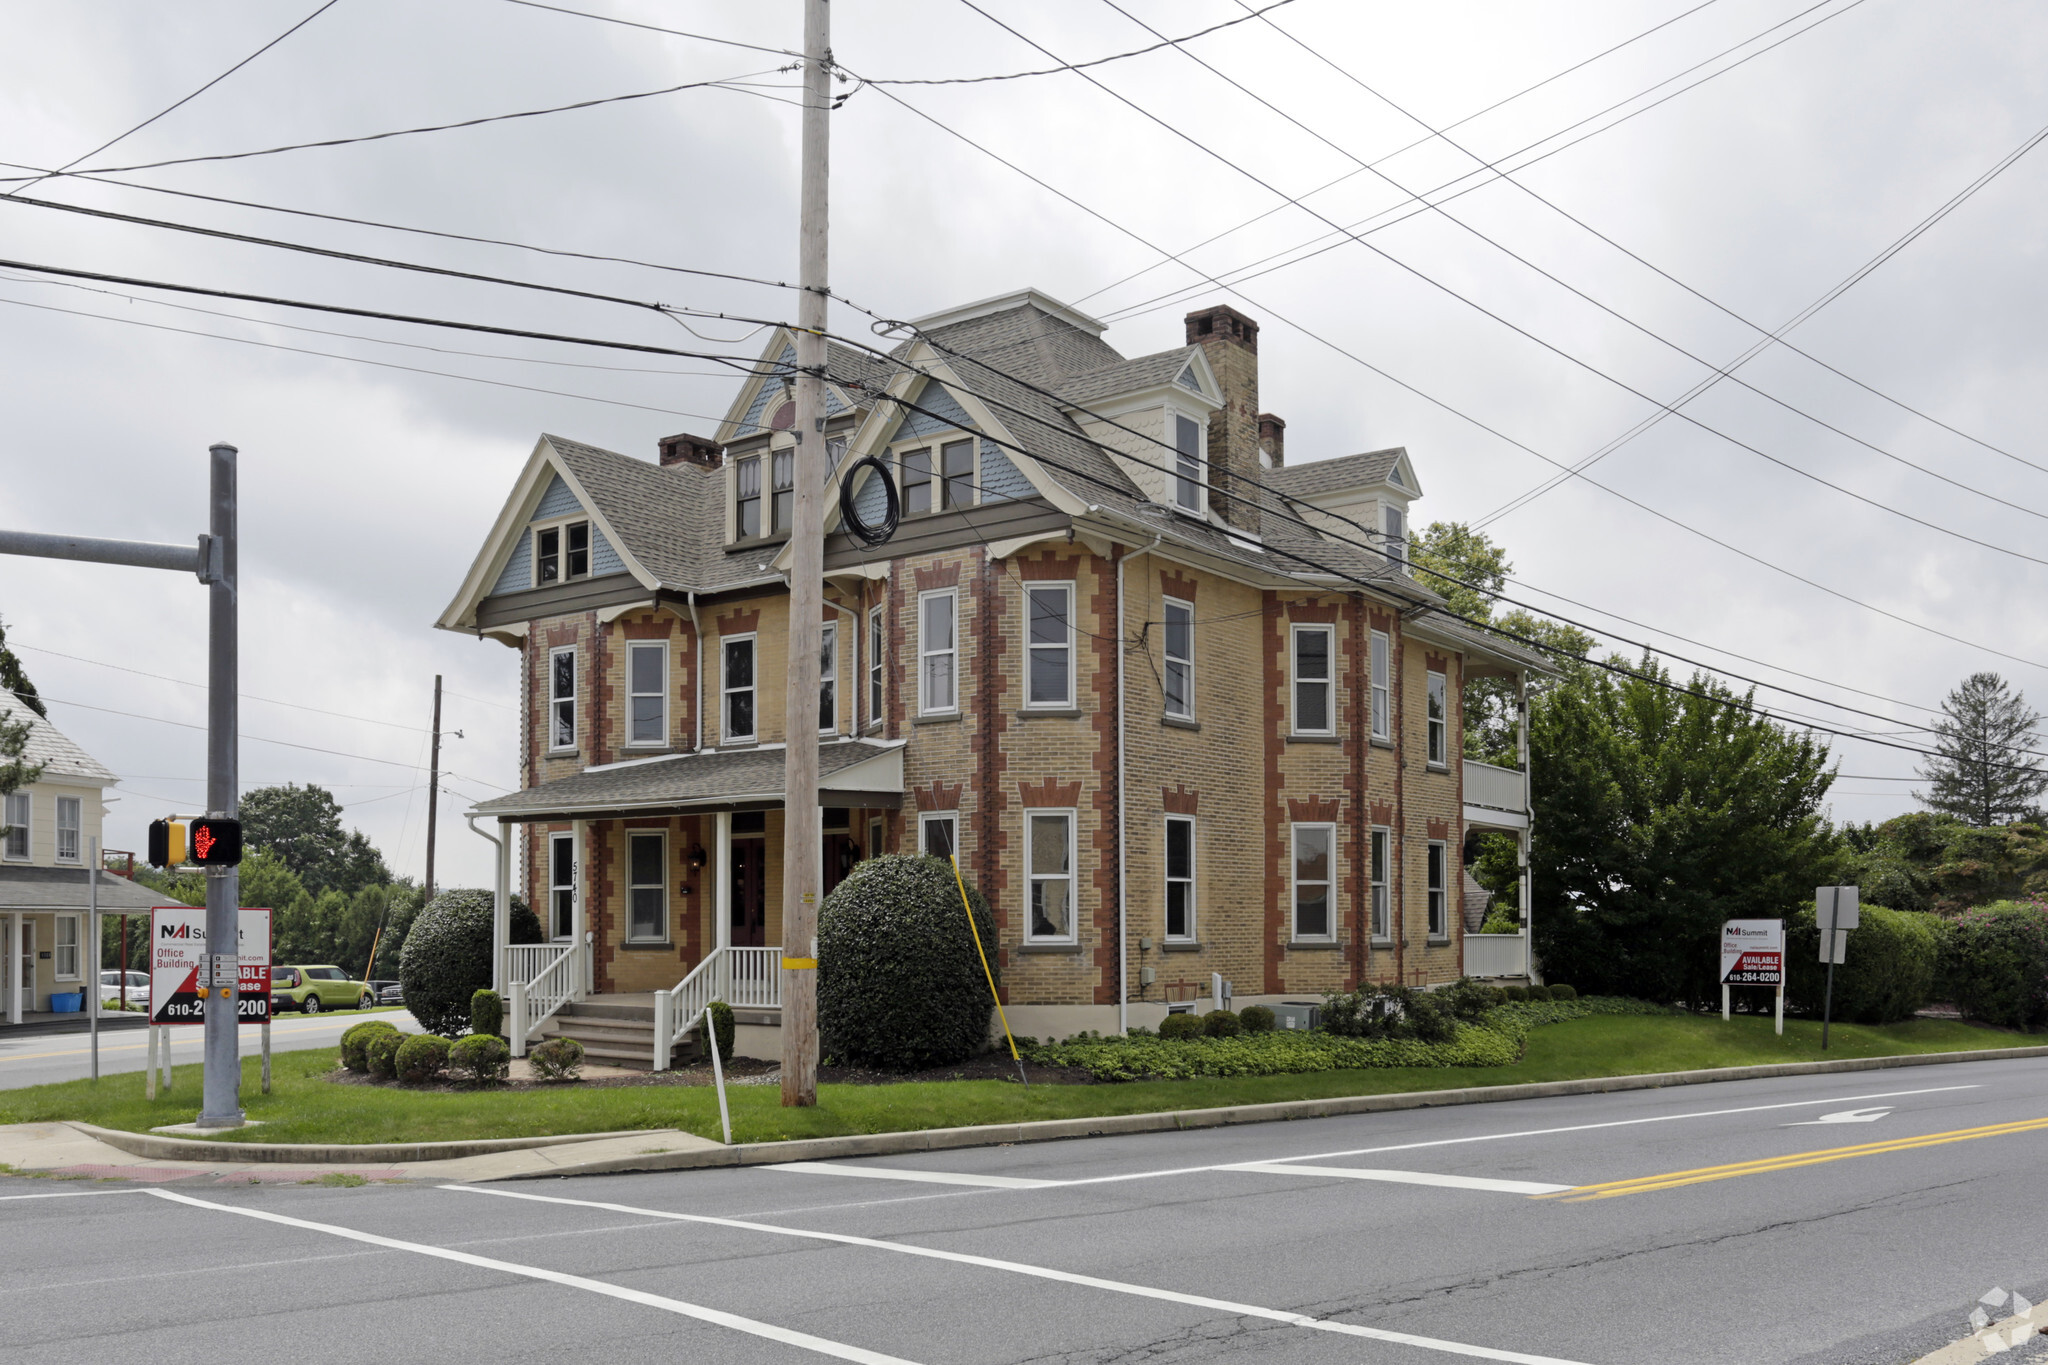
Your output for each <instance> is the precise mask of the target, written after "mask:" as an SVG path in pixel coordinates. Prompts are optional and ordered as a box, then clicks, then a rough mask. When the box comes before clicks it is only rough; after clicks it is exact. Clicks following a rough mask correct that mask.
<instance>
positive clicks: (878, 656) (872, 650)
mask: <svg viewBox="0 0 2048 1365" xmlns="http://www.w3.org/2000/svg"><path fill="white" fill-rule="evenodd" d="M881 719H882V609H881V608H880V607H874V608H871V609H870V610H869V611H868V724H870V725H874V724H876V723H877V722H879V721H880V720H881Z"/></svg>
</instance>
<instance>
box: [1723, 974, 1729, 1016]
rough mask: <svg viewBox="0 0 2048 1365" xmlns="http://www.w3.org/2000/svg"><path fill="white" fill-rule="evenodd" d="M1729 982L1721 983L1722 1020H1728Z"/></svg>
mask: <svg viewBox="0 0 2048 1365" xmlns="http://www.w3.org/2000/svg"><path fill="white" fill-rule="evenodd" d="M1728 1017H1729V1016H1728V983H1727V982H1725V981H1724V982H1722V983H1721V1022H1722V1023H1724V1024H1725V1023H1727V1022H1728Z"/></svg>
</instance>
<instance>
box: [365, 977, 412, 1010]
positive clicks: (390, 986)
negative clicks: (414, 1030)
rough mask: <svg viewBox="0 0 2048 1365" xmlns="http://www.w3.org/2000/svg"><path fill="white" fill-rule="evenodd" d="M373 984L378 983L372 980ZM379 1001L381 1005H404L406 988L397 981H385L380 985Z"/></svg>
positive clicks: (378, 991)
mask: <svg viewBox="0 0 2048 1365" xmlns="http://www.w3.org/2000/svg"><path fill="white" fill-rule="evenodd" d="M371 984H372V985H376V984H377V983H375V982H372V983H371ZM377 1003H378V1004H380V1005H403V1004H404V1003H405V988H404V987H403V986H401V985H399V984H398V983H397V982H396V981H386V982H384V983H383V984H382V985H381V986H379V987H378V990H377Z"/></svg>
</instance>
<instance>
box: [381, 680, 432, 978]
mask: <svg viewBox="0 0 2048 1365" xmlns="http://www.w3.org/2000/svg"><path fill="white" fill-rule="evenodd" d="M414 714H418V713H417V712H415V713H414ZM433 754H434V756H433V758H432V759H430V760H429V764H430V766H429V767H428V768H427V894H426V896H425V897H424V898H423V899H422V900H421V901H420V904H421V905H425V904H426V903H427V902H428V901H431V900H432V899H434V826H435V825H437V824H438V823H440V822H439V821H438V820H437V819H436V818H435V817H437V816H438V815H439V814H440V813H441V807H440V797H441V675H440V674H439V673H436V674H435V675H434V740H433ZM414 771H415V772H417V771H418V769H414ZM371 956H372V957H373V958H374V957H375V956H376V951H375V950H374V949H372V950H371Z"/></svg>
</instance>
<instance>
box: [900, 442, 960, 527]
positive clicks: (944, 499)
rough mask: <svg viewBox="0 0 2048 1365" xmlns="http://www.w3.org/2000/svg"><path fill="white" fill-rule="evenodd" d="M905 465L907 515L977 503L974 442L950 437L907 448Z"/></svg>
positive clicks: (904, 486)
mask: <svg viewBox="0 0 2048 1365" xmlns="http://www.w3.org/2000/svg"><path fill="white" fill-rule="evenodd" d="M900 459H901V461H902V467H903V477H902V481H901V482H902V489H903V515H904V516H907V517H908V516H918V515H921V514H923V513H925V512H941V511H945V510H948V509H950V508H956V507H972V506H974V442H973V441H972V440H965V441H947V442H945V443H944V444H942V445H940V446H939V447H938V449H937V451H936V453H935V452H934V451H933V449H932V447H930V446H919V447H918V448H917V449H915V450H906V451H904V452H903V454H902V455H901V457H900Z"/></svg>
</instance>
